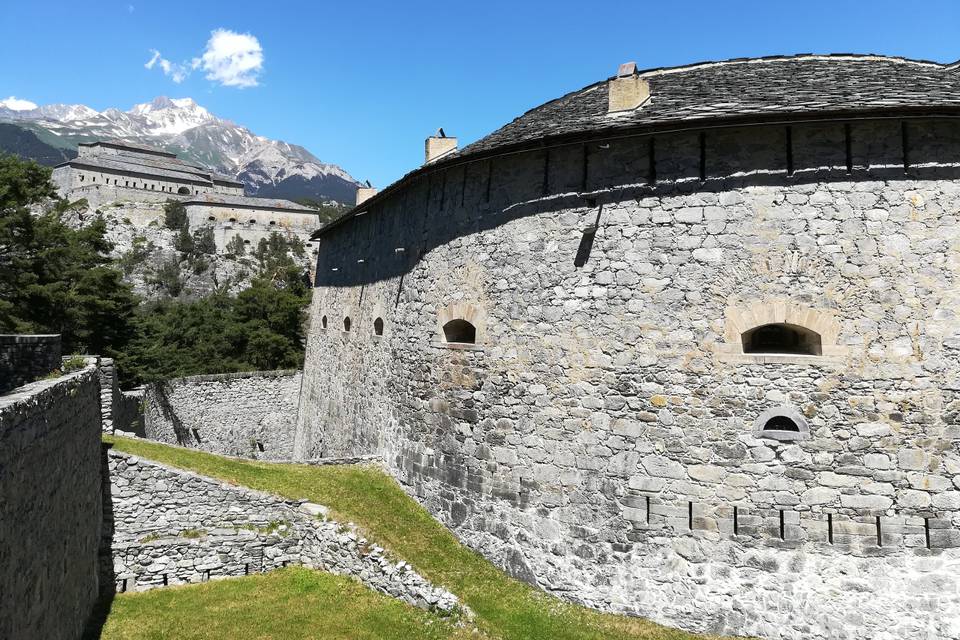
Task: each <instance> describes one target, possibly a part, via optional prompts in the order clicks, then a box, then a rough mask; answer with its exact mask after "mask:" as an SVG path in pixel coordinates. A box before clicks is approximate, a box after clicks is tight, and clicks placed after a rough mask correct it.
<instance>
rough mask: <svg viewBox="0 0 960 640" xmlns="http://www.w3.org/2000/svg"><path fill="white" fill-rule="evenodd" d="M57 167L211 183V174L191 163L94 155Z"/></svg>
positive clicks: (63, 163) (68, 161) (69, 161)
mask: <svg viewBox="0 0 960 640" xmlns="http://www.w3.org/2000/svg"><path fill="white" fill-rule="evenodd" d="M57 167H89V168H92V169H106V170H109V171H122V172H124V173H136V174H139V175H145V176H158V177H163V178H169V179H171V180H178V181H181V182H192V183H196V184H206V185H209V184H211V180H210V174H209V173H205V172H202V171H200V170H198V169H194V168H193V167H190V166H189V165H181V164H176V163H161V162H156V163H148V162H143V161H131V160H129V159H127V158H123V157H122V156H109V155H106V154H104V155H93V156H84V157H82V158H81V157H77V158H74V159H72V160H67V161H66V162H62V163H60V164H58V165H57Z"/></svg>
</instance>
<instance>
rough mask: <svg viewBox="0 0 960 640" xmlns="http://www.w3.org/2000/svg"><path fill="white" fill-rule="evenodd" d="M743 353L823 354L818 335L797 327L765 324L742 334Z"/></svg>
mask: <svg viewBox="0 0 960 640" xmlns="http://www.w3.org/2000/svg"><path fill="white" fill-rule="evenodd" d="M741 340H742V342H743V352H744V353H770V354H776V353H786V354H792V355H808V356H819V355H821V354H822V353H823V351H822V347H821V339H820V334H818V333H817V332H816V331H811V330H810V329H806V328H804V327H800V326H797V325H792V324H786V323H779V324H765V325H762V326H759V327H756V328H754V329H750V330H749V331H746V332H744V333H743V334H742V336H741Z"/></svg>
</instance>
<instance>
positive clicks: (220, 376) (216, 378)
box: [153, 369, 301, 384]
mask: <svg viewBox="0 0 960 640" xmlns="http://www.w3.org/2000/svg"><path fill="white" fill-rule="evenodd" d="M298 373H301V370H300V369H278V370H275V371H236V372H232V373H208V374H203V375H198V376H187V377H185V378H170V379H168V380H160V381H158V382H155V383H153V384H178V383H181V382H220V381H224V380H240V379H242V378H283V377H286V376H295V375H297V374H298Z"/></svg>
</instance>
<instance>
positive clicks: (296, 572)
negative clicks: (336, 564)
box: [101, 567, 469, 640]
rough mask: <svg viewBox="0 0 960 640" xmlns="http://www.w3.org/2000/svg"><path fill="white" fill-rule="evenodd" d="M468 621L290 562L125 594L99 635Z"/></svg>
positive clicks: (379, 628) (361, 630) (318, 632)
mask: <svg viewBox="0 0 960 640" xmlns="http://www.w3.org/2000/svg"><path fill="white" fill-rule="evenodd" d="M468 633H469V631H468V629H467V628H466V627H463V628H459V629H458V628H457V627H456V626H455V625H454V622H453V621H451V620H445V619H443V618H439V617H438V616H436V615H433V614H430V613H427V612H426V611H421V610H420V609H417V608H416V607H412V606H410V605H408V604H406V603H404V602H401V601H400V600H397V599H395V598H391V597H390V596H385V595H383V594H381V593H377V592H376V591H373V590H371V589H368V588H366V587H364V586H363V585H362V584H360V583H358V582H356V581H354V580H350V579H349V578H345V577H342V576H335V575H333V574H330V573H322V572H320V571H311V570H310V569H303V568H301V567H288V568H286V569H280V570H278V571H273V572H271V573H265V574H262V575H258V576H250V577H246V578H232V579H228V580H217V581H215V582H207V583H205V584H202V585H189V586H182V587H170V588H169V589H154V590H153V591H146V592H143V593H125V594H121V595H119V596H117V598H116V599H115V600H114V601H113V606H112V608H111V611H110V616H109V617H108V618H107V623H106V626H104V628H103V632H102V635H101V638H103V639H104V640H168V639H169V640H173V639H176V640H208V639H209V640H220V639H222V638H231V639H248V638H257V639H261V638H263V639H266V638H276V639H277V640H280V639H283V640H300V639H303V640H306V639H307V638H324V639H325V640H366V639H369V640H381V639H383V640H441V639H445V638H467V637H469V635H468Z"/></svg>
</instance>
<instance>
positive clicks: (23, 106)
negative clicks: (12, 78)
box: [0, 96, 37, 111]
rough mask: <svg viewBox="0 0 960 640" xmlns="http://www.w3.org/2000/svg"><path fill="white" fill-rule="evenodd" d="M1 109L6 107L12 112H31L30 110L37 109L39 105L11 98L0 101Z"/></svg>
mask: <svg viewBox="0 0 960 640" xmlns="http://www.w3.org/2000/svg"><path fill="white" fill-rule="evenodd" d="M0 107H6V108H7V109H10V110H11V111H29V110H30V109H36V108H37V105H36V104H35V103H33V102H30V101H29V100H24V99H23V98H17V97H16V96H10V97H9V98H6V99H4V100H0Z"/></svg>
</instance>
